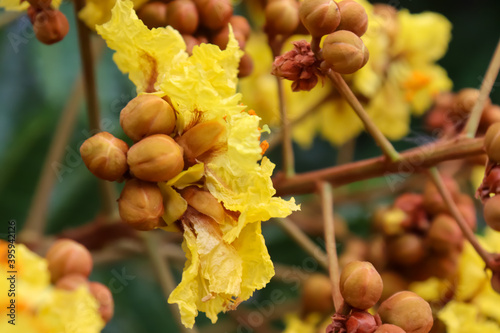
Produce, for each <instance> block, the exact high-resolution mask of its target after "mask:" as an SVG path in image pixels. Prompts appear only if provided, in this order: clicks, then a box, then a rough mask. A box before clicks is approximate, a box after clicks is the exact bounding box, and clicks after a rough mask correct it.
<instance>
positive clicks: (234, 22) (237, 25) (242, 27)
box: [229, 15, 252, 40]
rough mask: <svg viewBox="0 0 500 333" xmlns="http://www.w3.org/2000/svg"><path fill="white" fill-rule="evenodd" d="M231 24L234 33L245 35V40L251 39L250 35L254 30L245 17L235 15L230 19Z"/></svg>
mask: <svg viewBox="0 0 500 333" xmlns="http://www.w3.org/2000/svg"><path fill="white" fill-rule="evenodd" d="M229 24H231V26H232V27H233V31H234V32H236V31H238V32H239V33H241V34H242V35H243V37H244V38H245V40H247V39H248V38H249V37H250V33H251V32H252V28H251V27H250V24H249V23H248V20H247V19H246V18H245V17H244V16H240V15H233V16H231V18H230V19H229Z"/></svg>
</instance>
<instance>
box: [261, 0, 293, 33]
mask: <svg viewBox="0 0 500 333" xmlns="http://www.w3.org/2000/svg"><path fill="white" fill-rule="evenodd" d="M265 15H266V26H265V30H266V32H267V33H268V34H270V35H291V34H292V33H293V32H294V31H295V29H297V27H298V25H299V8H298V4H297V2H295V1H293V0H276V1H273V2H269V3H268V4H267V6H266V10H265Z"/></svg>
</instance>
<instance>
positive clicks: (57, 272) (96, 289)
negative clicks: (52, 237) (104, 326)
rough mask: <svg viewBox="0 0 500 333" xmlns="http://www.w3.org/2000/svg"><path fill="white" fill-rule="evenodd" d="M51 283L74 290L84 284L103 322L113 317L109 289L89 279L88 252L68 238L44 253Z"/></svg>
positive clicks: (89, 259)
mask: <svg viewBox="0 0 500 333" xmlns="http://www.w3.org/2000/svg"><path fill="white" fill-rule="evenodd" d="M45 257H46V260H47V263H48V269H49V272H50V277H51V281H52V283H53V284H54V285H55V287H56V288H58V289H63V290H75V289H77V288H78V287H80V286H82V285H84V286H86V287H87V288H88V289H89V291H90V293H91V294H92V295H93V296H94V298H95V299H96V300H97V302H98V303H99V313H100V314H101V317H102V319H103V320H104V321H105V322H109V321H110V320H111V318H112V317H113V312H114V302H113V296H112V295H111V291H110V290H109V289H108V288H107V287H106V286H105V285H103V284H101V283H99V282H91V281H89V275H90V273H91V272H92V267H93V262H92V256H91V254H90V252H89V251H88V250H87V249H86V248H85V247H84V246H83V245H81V244H79V243H77V242H75V241H73V240H70V239H60V240H57V241H56V242H55V243H54V244H53V245H52V246H51V247H50V248H49V250H48V252H47V254H46V256H45Z"/></svg>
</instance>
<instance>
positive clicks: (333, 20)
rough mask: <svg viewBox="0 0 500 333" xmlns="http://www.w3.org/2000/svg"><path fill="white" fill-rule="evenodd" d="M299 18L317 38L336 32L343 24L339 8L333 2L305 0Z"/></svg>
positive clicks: (301, 4)
mask: <svg viewBox="0 0 500 333" xmlns="http://www.w3.org/2000/svg"><path fill="white" fill-rule="evenodd" d="M299 16H300V20H301V21H302V24H304V26H305V27H306V29H307V31H309V33H310V34H311V36H313V37H315V38H320V37H322V36H324V35H327V34H330V33H332V32H334V31H335V29H337V27H338V26H339V24H340V22H341V18H340V10H339V6H338V5H337V3H336V2H335V1H332V0H304V1H303V2H301V3H300V7H299Z"/></svg>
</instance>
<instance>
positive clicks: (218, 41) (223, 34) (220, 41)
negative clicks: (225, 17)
mask: <svg viewBox="0 0 500 333" xmlns="http://www.w3.org/2000/svg"><path fill="white" fill-rule="evenodd" d="M233 34H234V38H235V39H236V40H237V41H238V44H239V45H240V49H242V50H243V49H244V48H245V43H246V38H245V36H244V35H243V33H242V32H241V31H237V30H234V31H233ZM228 42H229V26H226V27H224V28H222V29H221V30H219V31H218V32H217V33H216V34H215V35H214V36H213V37H212V44H215V45H217V46H218V47H219V48H220V49H221V50H225V49H226V47H227V43H228Z"/></svg>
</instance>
